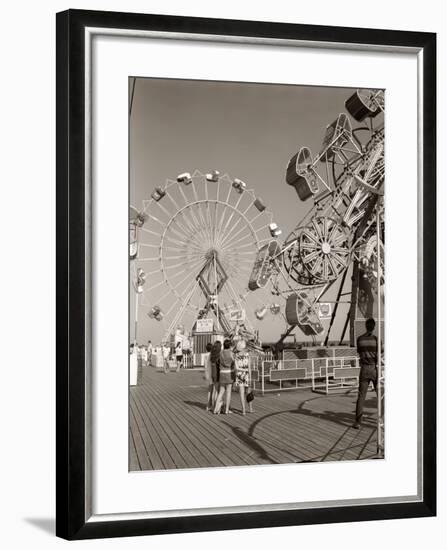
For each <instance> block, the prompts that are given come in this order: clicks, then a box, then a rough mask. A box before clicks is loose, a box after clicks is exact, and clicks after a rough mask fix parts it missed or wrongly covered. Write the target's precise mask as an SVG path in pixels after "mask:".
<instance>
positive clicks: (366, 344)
mask: <svg viewBox="0 0 447 550" xmlns="http://www.w3.org/2000/svg"><path fill="white" fill-rule="evenodd" d="M365 326H366V332H365V334H362V335H361V336H359V337H358V338H357V353H358V355H359V363H360V376H359V394H358V398H357V405H356V409H355V423H354V424H353V428H355V429H356V430H358V429H359V428H360V425H361V423H362V417H363V407H364V405H365V399H366V393H367V391H368V387H369V383H370V382H372V383H373V386H374V389H375V391H376V393H377V337H376V336H375V335H374V334H373V331H374V329H375V327H376V322H375V321H374V319H368V320H367V321H366V323H365Z"/></svg>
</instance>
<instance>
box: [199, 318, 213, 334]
mask: <svg viewBox="0 0 447 550" xmlns="http://www.w3.org/2000/svg"><path fill="white" fill-rule="evenodd" d="M213 328H214V322H213V320H212V319H197V321H196V332H213Z"/></svg>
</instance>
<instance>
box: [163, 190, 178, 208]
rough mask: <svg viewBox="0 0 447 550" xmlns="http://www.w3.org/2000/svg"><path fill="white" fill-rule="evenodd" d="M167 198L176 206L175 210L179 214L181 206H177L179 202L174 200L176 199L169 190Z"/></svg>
mask: <svg viewBox="0 0 447 550" xmlns="http://www.w3.org/2000/svg"><path fill="white" fill-rule="evenodd" d="M166 196H167V197H168V198H169V200H170V201H171V202H172V204H173V205H174V208H175V210H176V211H177V212H178V211H179V210H180V207H179V205H178V204H177V202H176V201H175V200H174V197H173V196H172V195H171V193H170V192H169V190H168V189H167V190H166Z"/></svg>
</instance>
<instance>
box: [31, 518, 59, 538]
mask: <svg viewBox="0 0 447 550" xmlns="http://www.w3.org/2000/svg"><path fill="white" fill-rule="evenodd" d="M23 519H24V521H26V522H27V523H29V524H30V525H33V526H34V527H37V528H38V529H40V530H41V531H45V533H49V534H50V535H54V533H55V531H56V520H55V519H54V518H23Z"/></svg>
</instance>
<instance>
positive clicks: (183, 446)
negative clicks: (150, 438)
mask: <svg viewBox="0 0 447 550" xmlns="http://www.w3.org/2000/svg"><path fill="white" fill-rule="evenodd" d="M140 399H142V394H140ZM144 407H145V409H146V411H147V410H150V411H151V412H152V413H153V414H152V415H151V420H152V423H153V424H157V425H158V426H159V428H160V429H159V431H158V433H159V435H160V436H161V434H163V435H164V440H165V441H166V443H167V447H166V448H167V450H168V451H169V454H170V455H171V458H172V459H173V460H174V463H175V465H176V467H177V468H188V467H190V468H191V467H192V468H196V467H198V466H200V465H199V464H198V462H197V461H196V459H195V457H194V456H193V455H191V453H190V452H189V450H188V448H187V443H186V441H185V442H183V441H182V440H181V439H180V438H179V437H177V434H176V433H175V431H173V430H172V428H171V426H170V424H169V422H167V420H166V418H165V415H164V411H163V409H160V408H159V407H158V406H156V405H155V403H154V401H150V403H148V402H146V403H145V405H144ZM147 417H148V415H146V418H147Z"/></svg>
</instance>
